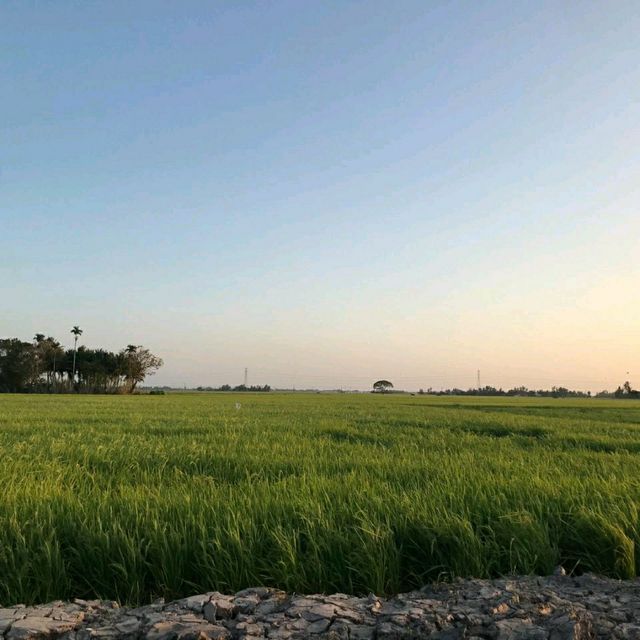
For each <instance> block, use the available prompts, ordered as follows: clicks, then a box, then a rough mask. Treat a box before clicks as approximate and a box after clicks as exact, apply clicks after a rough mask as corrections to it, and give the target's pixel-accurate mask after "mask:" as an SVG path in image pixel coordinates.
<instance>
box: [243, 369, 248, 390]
mask: <svg viewBox="0 0 640 640" xmlns="http://www.w3.org/2000/svg"><path fill="white" fill-rule="evenodd" d="M244 386H245V387H248V386H249V369H247V367H245V368H244Z"/></svg>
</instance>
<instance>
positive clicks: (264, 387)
mask: <svg viewBox="0 0 640 640" xmlns="http://www.w3.org/2000/svg"><path fill="white" fill-rule="evenodd" d="M196 391H251V392H268V391H271V387H270V386H269V385H268V384H265V385H262V386H260V385H251V386H250V387H248V386H247V385H245V384H239V385H237V386H235V387H232V386H231V385H230V384H223V385H222V386H221V387H196Z"/></svg>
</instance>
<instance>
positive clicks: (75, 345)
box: [71, 325, 82, 384]
mask: <svg viewBox="0 0 640 640" xmlns="http://www.w3.org/2000/svg"><path fill="white" fill-rule="evenodd" d="M71 333H73V368H72V369H73V373H72V374H71V383H72V384H73V382H75V379H76V351H77V350H78V338H79V337H80V336H81V335H82V329H81V328H80V327H79V326H78V325H75V326H74V327H73V329H71Z"/></svg>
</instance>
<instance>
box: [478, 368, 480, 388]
mask: <svg viewBox="0 0 640 640" xmlns="http://www.w3.org/2000/svg"><path fill="white" fill-rule="evenodd" d="M477 388H478V390H480V369H478V386H477Z"/></svg>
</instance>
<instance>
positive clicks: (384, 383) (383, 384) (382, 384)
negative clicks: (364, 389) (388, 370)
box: [373, 380, 393, 393]
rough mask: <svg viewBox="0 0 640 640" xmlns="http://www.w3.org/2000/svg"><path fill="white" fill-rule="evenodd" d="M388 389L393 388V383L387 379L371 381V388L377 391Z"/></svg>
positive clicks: (383, 391) (384, 391) (382, 391)
mask: <svg viewBox="0 0 640 640" xmlns="http://www.w3.org/2000/svg"><path fill="white" fill-rule="evenodd" d="M389 389H393V383H391V382H389V381H388V380H378V381H377V382H374V383H373V390H374V391H376V392H377V393H386V392H387V391H389Z"/></svg>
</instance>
